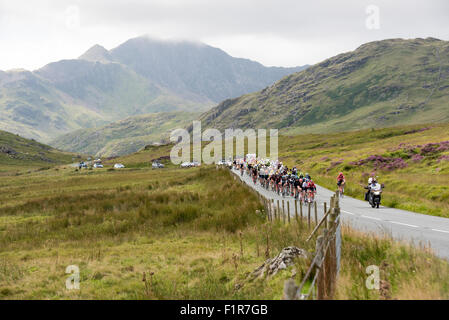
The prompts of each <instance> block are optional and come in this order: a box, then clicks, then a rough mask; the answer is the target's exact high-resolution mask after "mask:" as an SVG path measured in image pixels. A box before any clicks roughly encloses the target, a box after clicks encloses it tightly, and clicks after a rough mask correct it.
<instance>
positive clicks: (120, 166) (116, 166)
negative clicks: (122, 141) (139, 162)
mask: <svg viewBox="0 0 449 320" xmlns="http://www.w3.org/2000/svg"><path fill="white" fill-rule="evenodd" d="M124 167H125V166H124V165H123V164H121V163H116V164H114V168H115V169H122V168H124Z"/></svg>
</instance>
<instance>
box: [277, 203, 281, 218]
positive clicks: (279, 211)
mask: <svg viewBox="0 0 449 320" xmlns="http://www.w3.org/2000/svg"><path fill="white" fill-rule="evenodd" d="M277 202H278V208H277V211H278V220H281V207H280V206H279V200H277Z"/></svg>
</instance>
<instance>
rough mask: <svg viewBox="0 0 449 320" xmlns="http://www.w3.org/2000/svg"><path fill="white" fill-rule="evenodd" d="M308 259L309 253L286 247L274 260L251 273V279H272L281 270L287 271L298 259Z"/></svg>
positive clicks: (268, 261)
mask: <svg viewBox="0 0 449 320" xmlns="http://www.w3.org/2000/svg"><path fill="white" fill-rule="evenodd" d="M305 258H307V252H306V251H305V250H303V249H300V248H298V247H286V248H284V249H282V251H281V252H280V253H279V254H278V255H277V256H276V257H274V258H272V259H268V260H266V261H265V262H264V263H263V264H262V265H261V266H260V267H258V268H257V269H256V270H254V271H253V273H251V275H250V278H252V279H255V278H262V277H264V276H267V277H272V276H274V275H276V274H277V273H278V272H279V271H280V270H284V269H287V268H288V267H290V266H292V265H293V264H294V263H295V260H296V259H305Z"/></svg>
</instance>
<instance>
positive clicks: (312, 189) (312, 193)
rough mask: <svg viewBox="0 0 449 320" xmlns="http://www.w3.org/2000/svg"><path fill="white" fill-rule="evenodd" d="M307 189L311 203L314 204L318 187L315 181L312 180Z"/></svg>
mask: <svg viewBox="0 0 449 320" xmlns="http://www.w3.org/2000/svg"><path fill="white" fill-rule="evenodd" d="M307 189H308V191H309V202H310V203H312V202H314V201H315V194H316V185H315V183H314V182H313V180H310V181H309V182H308V183H307Z"/></svg>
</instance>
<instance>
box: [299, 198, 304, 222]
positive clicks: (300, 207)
mask: <svg viewBox="0 0 449 320" xmlns="http://www.w3.org/2000/svg"><path fill="white" fill-rule="evenodd" d="M299 212H300V215H301V220H302V217H303V214H302V200H299Z"/></svg>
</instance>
